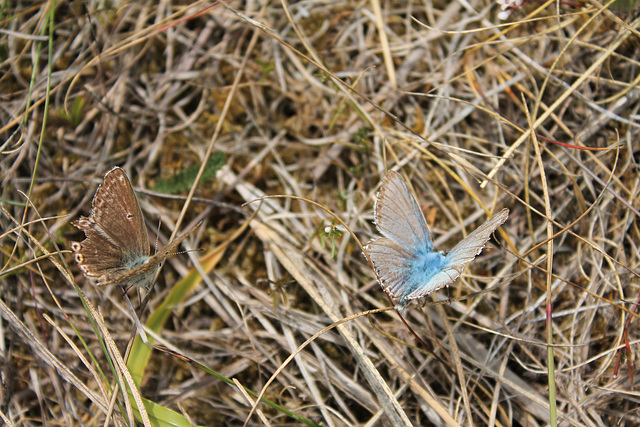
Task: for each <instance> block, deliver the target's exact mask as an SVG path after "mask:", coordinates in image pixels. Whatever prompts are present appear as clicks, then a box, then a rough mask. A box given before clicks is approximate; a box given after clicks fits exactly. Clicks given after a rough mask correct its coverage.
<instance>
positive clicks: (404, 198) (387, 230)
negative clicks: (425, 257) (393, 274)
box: [374, 171, 433, 252]
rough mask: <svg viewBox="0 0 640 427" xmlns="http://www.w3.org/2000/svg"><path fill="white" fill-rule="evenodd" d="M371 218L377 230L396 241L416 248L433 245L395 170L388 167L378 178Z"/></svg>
mask: <svg viewBox="0 0 640 427" xmlns="http://www.w3.org/2000/svg"><path fill="white" fill-rule="evenodd" d="M374 219H375V224H376V227H377V228H378V230H379V231H380V234H382V235H383V236H384V237H386V238H388V239H390V240H392V241H393V242H395V243H396V244H398V245H400V246H404V247H408V248H411V249H414V250H415V251H420V252H422V251H425V250H426V251H431V250H432V249H433V246H432V238H431V232H430V231H429V227H428V226H427V222H426V221H425V219H424V215H423V214H422V211H421V210H420V207H419V206H418V202H416V199H415V198H414V197H413V194H411V191H410V190H409V186H408V185H407V183H406V182H405V180H404V178H402V176H401V175H400V174H399V173H398V172H395V171H389V172H387V175H385V177H384V179H383V180H382V185H381V186H380V192H379V193H378V200H377V201H376V204H375V207H374Z"/></svg>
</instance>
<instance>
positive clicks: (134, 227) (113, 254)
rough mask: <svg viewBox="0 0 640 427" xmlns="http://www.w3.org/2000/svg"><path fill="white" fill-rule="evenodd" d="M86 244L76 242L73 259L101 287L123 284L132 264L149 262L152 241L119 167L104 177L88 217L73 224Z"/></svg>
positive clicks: (125, 176) (130, 189)
mask: <svg viewBox="0 0 640 427" xmlns="http://www.w3.org/2000/svg"><path fill="white" fill-rule="evenodd" d="M72 224H73V225H74V226H76V227H77V228H79V229H80V230H82V231H84V233H85V236H86V238H85V240H83V241H82V242H73V243H72V245H71V249H72V250H73V252H74V258H75V260H76V262H77V263H78V265H79V266H80V269H81V270H82V272H83V273H84V274H85V276H87V277H90V278H95V279H97V282H98V284H100V285H103V284H110V283H116V282H118V281H120V279H119V277H120V276H121V275H122V274H124V273H125V272H126V271H128V270H130V269H131V265H132V264H136V263H140V262H142V261H144V260H146V259H148V258H149V237H148V236H147V228H146V226H145V224H144V219H143V217H142V211H141V210H140V205H139V204H138V200H137V199H136V196H135V193H134V192H133V188H132V187H131V183H130V182H129V179H128V178H127V175H126V174H125V173H124V171H123V170H122V169H120V168H118V167H116V168H113V169H111V170H110V171H109V172H107V173H106V174H105V176H104V183H103V184H102V185H100V186H99V187H98V190H97V191H96V195H95V196H94V198H93V201H92V203H91V214H90V215H89V217H81V218H80V219H79V220H78V221H75V222H73V223H72Z"/></svg>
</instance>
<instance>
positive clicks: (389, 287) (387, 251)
mask: <svg viewBox="0 0 640 427" xmlns="http://www.w3.org/2000/svg"><path fill="white" fill-rule="evenodd" d="M364 252H365V255H366V256H367V258H369V260H371V263H372V264H373V269H374V271H375V273H376V277H377V278H378V281H379V282H380V286H382V289H384V291H385V292H386V293H387V294H389V296H390V297H391V298H393V299H394V300H397V299H399V298H401V297H402V295H403V294H404V291H405V288H406V286H407V281H409V277H408V274H409V272H410V271H411V264H412V261H413V259H414V258H415V257H414V255H413V254H411V252H409V251H408V250H407V248H405V247H403V246H400V245H398V244H397V243H395V242H394V241H393V240H391V239H388V238H386V237H380V238H378V239H375V240H372V241H371V242H369V243H367V245H366V246H365V247H364Z"/></svg>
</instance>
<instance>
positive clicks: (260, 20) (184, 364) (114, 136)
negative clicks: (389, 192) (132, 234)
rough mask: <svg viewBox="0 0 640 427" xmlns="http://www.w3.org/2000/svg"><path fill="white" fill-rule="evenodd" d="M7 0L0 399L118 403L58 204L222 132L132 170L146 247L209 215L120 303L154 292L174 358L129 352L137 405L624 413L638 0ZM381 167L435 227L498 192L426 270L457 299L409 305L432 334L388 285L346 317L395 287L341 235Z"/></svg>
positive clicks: (153, 408)
mask: <svg viewBox="0 0 640 427" xmlns="http://www.w3.org/2000/svg"><path fill="white" fill-rule="evenodd" d="M9 3H10V4H12V5H15V4H16V2H9ZM19 4H20V8H19V9H14V10H4V11H3V13H4V14H3V15H2V23H3V25H2V28H3V29H4V30H6V31H3V32H2V33H0V40H1V41H2V43H1V45H0V48H1V52H2V68H1V69H2V73H1V76H0V84H1V87H2V101H1V106H2V109H1V110H0V124H1V125H2V128H1V135H2V142H3V145H2V156H1V157H0V177H1V179H2V209H3V211H2V215H1V216H0V218H1V221H2V226H3V227H2V229H3V231H4V234H3V235H2V237H3V239H2V248H3V251H2V257H3V263H2V266H3V270H2V273H0V292H1V293H0V312H1V315H2V323H1V327H0V332H1V335H0V354H1V359H0V362H1V363H0V379H1V380H2V381H0V389H1V395H0V412H1V414H0V415H1V416H2V418H3V419H4V421H5V422H6V423H7V424H10V425H41V424H42V423H43V422H44V423H46V424H48V425H59V424H61V425H96V426H99V425H104V424H105V419H106V418H107V417H109V419H108V421H107V422H106V424H109V425H125V424H126V423H129V424H130V425H131V423H133V421H132V420H133V419H134V418H136V417H138V416H139V414H138V413H137V410H136V406H135V403H134V399H133V398H132V399H126V398H123V395H122V393H121V392H119V393H118V395H117V396H118V397H117V401H116V402H115V403H116V404H115V408H114V409H113V410H112V411H110V410H109V409H108V407H109V403H110V401H111V395H112V392H111V391H110V390H111V387H113V386H114V384H115V383H116V381H120V382H121V384H124V383H125V382H126V380H125V379H123V377H122V376H121V375H122V374H121V372H122V371H127V369H124V366H123V365H122V363H124V362H121V364H120V365H118V357H117V354H122V355H124V353H125V348H126V347H127V343H128V342H129V338H130V337H131V334H132V333H133V332H134V331H135V326H134V324H133V322H132V320H131V316H130V315H129V311H128V310H127V308H126V304H125V302H124V300H123V298H122V296H121V294H120V292H119V291H118V288H117V287H110V288H109V287H107V288H97V287H95V286H93V285H92V284H91V283H89V282H88V281H87V280H86V279H84V278H83V277H82V276H81V275H80V273H79V270H78V268H77V266H76V265H75V264H74V263H73V261H72V257H71V256H70V251H69V249H70V243H69V242H70V241H72V240H78V239H80V238H82V235H81V233H80V232H79V231H78V230H77V229H75V228H73V227H72V226H71V225H70V222H71V221H72V220H74V219H76V218H77V217H78V216H79V215H81V214H84V215H86V214H87V212H88V210H89V208H90V203H91V198H92V196H93V194H94V191H95V189H96V185H97V184H98V183H100V182H101V180H102V176H103V174H104V172H105V171H107V170H108V169H110V168H111V167H113V166H115V165H120V166H122V167H123V168H124V169H125V170H126V171H127V173H128V174H129V176H130V178H131V180H132V183H133V185H134V187H135V188H136V189H137V190H143V189H151V188H154V183H155V182H158V181H159V180H160V179H161V178H168V177H172V176H176V175H179V174H180V173H181V172H182V171H184V170H185V169H186V168H188V167H190V166H199V165H201V164H203V163H204V162H205V160H206V159H207V158H209V156H210V155H211V153H214V152H216V151H222V152H224V153H225V155H226V163H225V166H224V167H223V169H222V170H221V171H220V172H219V173H218V175H217V178H216V179H209V180H204V181H202V182H200V184H198V185H197V186H195V187H194V186H191V187H189V186H188V185H187V186H186V187H183V188H186V190H185V189H182V190H180V189H177V190H176V191H178V195H179V197H175V196H172V197H167V196H163V195H161V194H157V193H153V194H151V193H148V192H145V191H141V192H140V193H138V196H139V200H140V202H141V205H142V207H143V210H144V211H145V215H146V218H147V220H148V222H147V224H148V226H149V229H150V233H152V234H153V233H154V230H155V229H156V225H155V224H157V222H158V218H160V219H161V221H162V227H161V229H160V235H159V239H160V241H161V245H163V244H166V242H167V238H168V235H169V234H170V232H174V233H175V232H178V231H180V230H184V229H186V228H188V227H189V226H191V225H192V224H195V223H196V222H197V221H198V220H200V219H204V224H203V225H202V226H201V227H200V228H199V229H198V231H197V232H196V233H195V234H194V235H193V238H191V239H190V247H193V248H202V249H203V252H191V253H189V254H188V255H187V254H182V255H177V256H174V257H172V258H170V259H169V261H168V262H167V263H166V265H165V266H164V268H163V269H162V271H161V274H160V276H159V278H158V281H157V283H156V285H155V287H154V288H153V289H152V292H151V293H150V298H149V304H148V306H147V307H146V309H145V310H144V312H143V313H141V315H140V317H141V319H142V321H143V322H151V320H154V319H155V318H154V317H153V316H157V317H158V318H160V317H162V315H164V316H166V321H165V322H164V323H162V322H159V323H158V324H156V327H155V329H153V328H151V326H150V328H151V329H153V330H155V331H157V333H156V334H155V336H156V338H157V339H158V343H161V344H162V345H163V346H165V347H166V348H169V349H171V351H173V352H175V353H176V354H177V355H174V354H172V353H171V351H167V352H162V351H156V350H151V351H150V347H148V346H145V345H136V346H134V348H133V351H132V353H131V356H130V360H129V369H128V370H129V371H130V372H131V373H132V375H133V377H134V379H136V380H137V381H138V383H137V384H139V387H138V389H139V395H140V396H142V397H143V398H145V399H148V403H147V405H148V406H147V409H148V411H149V412H150V413H151V414H150V417H151V421H136V422H137V423H143V422H144V423H150V424H154V425H165V424H162V423H163V422H168V421H169V419H170V417H175V421H174V422H175V425H188V422H189V420H190V421H191V422H193V423H194V424H198V425H242V424H243V423H245V421H247V423H248V424H249V425H299V424H301V423H303V422H307V423H309V424H311V425H313V423H318V424H323V425H327V426H343V425H401V424H406V423H412V424H413V425H431V424H434V425H457V424H459V425H471V424H474V425H497V426H512V425H513V426H520V425H526V426H539V425H548V424H550V423H553V422H554V420H555V417H557V419H558V422H559V423H561V424H562V425H590V426H598V425H614V424H615V425H638V424H639V423H640V415H639V414H638V413H637V408H638V394H637V392H636V391H635V390H636V387H637V383H638V378H639V377H640V374H639V373H638V372H637V370H636V363H635V355H636V354H637V340H638V334H636V333H635V332H634V331H635V330H637V327H636V326H637V324H638V319H637V318H636V317H637V315H636V314H635V311H636V305H635V304H634V303H635V302H636V301H637V300H638V298H639V284H640V281H639V280H638V273H637V272H638V271H639V270H638V268H639V264H640V254H639V250H638V242H640V233H639V230H638V219H639V216H640V213H639V212H638V209H639V208H640V203H639V199H638V194H639V190H640V182H639V180H638V175H639V174H638V171H639V170H640V169H639V167H640V165H639V164H638V162H639V161H640V158H639V155H640V149H638V143H637V142H636V136H635V135H637V134H638V129H639V125H638V117H639V115H638V114H639V113H638V109H639V108H640V103H639V102H638V100H639V99H640V90H639V89H638V88H637V82H638V79H639V78H640V77H638V76H639V73H638V71H639V70H640V62H639V60H640V58H639V56H640V55H639V52H640V49H638V44H639V43H638V40H639V39H638V36H639V35H638V32H637V28H638V21H637V20H635V21H634V20H633V17H632V16H626V17H624V18H623V19H621V18H620V17H617V16H616V15H613V14H611V13H610V12H609V11H603V10H602V9H601V8H600V9H599V8H597V7H596V6H595V5H591V4H582V5H577V4H573V5H566V4H557V3H553V2H551V3H548V4H544V5H543V4H541V3H533V2H531V3H529V4H527V5H526V6H525V7H524V8H523V9H521V10H518V11H516V12H514V14H513V15H512V16H511V18H512V19H511V21H510V22H507V25H506V26H502V27H495V25H496V24H500V23H501V22H500V21H498V20H497V18H496V17H495V15H496V13H497V12H498V10H499V9H498V7H497V6H496V5H495V4H492V3H490V2H489V1H486V0H482V1H479V2H471V3H467V2H464V1H461V2H457V1H453V2H435V3H433V4H432V3H431V2H420V1H415V2H404V1H398V2H388V1H387V2H380V1H379V0H372V1H370V2H366V1H363V2H346V1H331V2H313V1H309V2H300V3H297V4H288V3H284V4H283V3H280V2H267V3H265V2H247V4H245V3H241V2H228V3H227V4H226V6H225V5H222V4H215V5H213V6H212V5H210V4H208V3H193V4H189V3H186V2H184V3H183V4H174V3H168V2H161V3H159V4H153V2H140V3H138V2H113V3H109V2H106V3H104V2H61V3H58V4H56V5H55V10H51V9H48V8H49V7H52V4H51V3H45V2H42V3H40V4H37V3H36V4H31V5H27V4H24V3H19ZM52 12H53V13H52ZM200 12H202V13H200ZM527 14H530V15H529V16H527ZM526 18H534V19H532V20H529V21H526ZM517 20H520V21H521V22H517ZM50 25H53V27H50ZM50 28H53V29H52V30H51V31H50ZM50 36H52V38H50ZM49 40H51V41H52V43H49ZM531 129H533V130H534V131H535V132H531ZM534 134H535V138H533V137H532V135H534ZM556 141H558V142H561V143H565V144H573V146H561V145H558V144H557V143H556ZM585 147H587V148H590V149H599V151H588V150H586V149H584V148H585ZM391 168H394V169H397V170H399V171H400V172H401V173H403V174H404V175H405V176H406V177H407V179H408V181H409V182H410V183H411V185H412V186H413V189H414V191H415V193H416V195H417V197H418V200H419V202H420V203H421V206H422V207H423V209H424V212H425V215H426V217H427V220H428V222H429V223H430V224H431V226H432V230H433V233H434V238H435V247H436V248H438V249H445V250H446V249H449V248H451V247H452V246H453V245H455V243H456V242H457V241H459V240H460V239H461V238H462V237H463V236H464V235H466V234H468V233H469V232H470V231H471V230H473V229H474V227H476V226H478V225H479V224H480V223H482V221H484V220H485V219H486V218H487V217H488V215H490V214H492V213H495V212H497V211H498V210H500V209H502V208H503V207H508V208H509V209H510V210H511V216H510V218H509V219H508V221H507V222H506V224H505V225H504V226H503V227H502V229H501V230H500V232H497V233H496V234H495V237H494V238H493V239H492V240H491V241H490V247H488V248H485V250H484V252H483V254H482V255H481V256H480V257H478V259H476V260H475V261H474V262H473V263H472V264H471V265H470V267H468V268H467V270H466V272H465V274H464V275H463V276H462V278H461V279H460V280H458V281H457V282H456V283H455V284H454V285H453V286H452V287H450V288H449V289H448V290H444V291H439V292H437V294H434V299H437V300H446V299H449V298H453V300H452V301H449V302H447V303H446V304H436V305H434V304H427V305H426V306H425V307H424V314H425V315H424V316H423V314H422V312H421V310H420V309H419V308H418V307H411V308H410V309H408V310H406V311H405V312H404V313H403V314H404V315H405V317H406V319H407V321H408V324H409V325H410V326H411V328H412V329H413V330H415V333H416V334H417V336H419V337H420V338H421V339H422V340H424V341H425V343H426V344H424V345H423V344H421V343H420V342H419V341H418V340H417V339H416V337H415V336H414V335H412V333H411V330H410V329H409V328H408V327H407V326H406V325H405V324H404V323H403V322H402V321H401V320H400V318H399V317H398V316H397V315H396V313H395V312H394V311H379V312H375V313H372V314H369V315H368V316H358V315H359V314H361V313H362V312H364V311H366V310H371V309H376V308H384V307H388V306H389V302H388V301H387V299H386V298H385V294H384V292H383V291H382V290H381V289H380V287H379V286H378V284H377V282H376V281H375V277H374V275H373V272H372V270H371V268H370V266H369V265H368V263H367V262H366V261H365V259H364V257H363V256H362V254H361V247H360V243H359V242H358V241H357V239H359V240H360V242H362V243H366V241H368V240H369V239H370V238H372V237H374V236H375V235H376V230H375V229H374V226H373V225H372V213H373V212H372V209H373V202H374V200H375V193H376V187H377V185H378V183H379V181H380V179H381V178H382V177H383V176H384V174H385V171H386V170H388V169H391ZM485 180H486V182H484V181H485ZM483 182H484V184H486V185H484V184H482V183H483ZM189 189H190V190H191V192H189ZM25 194H26V195H28V199H27V196H25ZM264 195H292V196H296V197H300V198H305V199H309V200H311V201H314V202H316V203H318V204H320V205H322V206H323V207H324V208H326V209H328V210H330V211H331V212H333V213H335V215H336V216H337V217H338V218H339V219H340V220H341V221H343V222H344V224H345V225H346V226H347V227H348V228H349V229H350V230H351V232H352V233H353V234H350V233H349V232H347V229H346V228H345V227H344V225H342V224H341V221H339V220H338V219H336V218H332V216H331V215H330V214H329V213H328V212H327V211H326V210H325V209H322V208H320V207H319V206H317V205H314V204H312V203H310V202H307V201H305V200H300V199H292V198H271V199H266V200H264V201H263V202H262V203H258V202H254V203H251V204H248V205H246V206H245V207H242V208H241V205H242V204H243V203H245V202H249V201H251V200H254V199H256V198H258V197H261V196H264ZM192 196H194V197H195V198H193V199H191V197H192ZM187 200H188V201H187ZM28 201H30V203H32V205H29V206H27V202H28ZM221 203H224V204H221ZM230 206H231V207H230ZM240 212H242V213H240ZM254 213H255V216H254V217H253V218H252V219H251V220H250V216H251V215H252V214H254ZM18 224H23V225H25V227H24V228H18ZM27 224H28V225H27ZM331 224H335V225H336V228H334V229H331V228H329V229H328V231H329V232H328V233H327V231H325V228H326V227H328V226H330V225H331ZM242 227H246V228H244V229H243V228H242ZM356 237H357V239H356ZM45 254H49V256H47V257H43V255H45ZM189 258H191V260H190V259H189ZM197 259H201V260H202V261H201V262H202V264H203V269H204V272H206V274H205V277H204V279H200V278H199V276H197V274H196V273H195V272H194V270H193V269H192V270H191V272H190V270H189V268H190V267H192V266H193V262H194V261H195V260H197ZM74 284H75V285H76V286H77V287H74ZM80 290H82V292H83V293H82V292H80ZM483 290H484V291H485V292H480V293H478V292H479V291H483ZM180 292H182V293H183V294H181V295H179V293H180ZM129 295H130V297H131V299H132V301H133V304H134V305H136V306H137V305H138V304H139V298H138V296H137V294H136V292H135V291H131V292H129ZM83 299H84V300H85V304H87V305H83ZM92 306H93V307H99V308H100V310H101V315H102V316H103V317H104V324H103V325H102V327H103V329H100V326H99V325H100V315H99V314H98V312H97V311H92V309H91V307H92ZM157 313H161V314H162V313H163V314H162V315H161V314H157ZM547 314H551V315H552V318H549V317H548V315H547ZM350 316H355V317H354V318H349V317H350ZM347 318H348V319H347ZM150 319H151V320H150ZM342 319H345V321H344V323H342V324H340V325H339V326H334V327H332V328H330V329H329V330H326V331H325V330H324V328H326V327H327V326H329V325H331V324H332V322H336V321H340V320H342ZM93 322H98V323H97V324H96V323H93ZM151 329H150V330H149V331H148V333H149V334H150V335H152V336H153V335H154V333H153V332H152V330H151ZM314 334H318V335H317V336H314ZM312 336H314V339H313V340H312V341H311V342H310V343H309V344H308V345H307V346H306V347H304V348H303V349H301V350H300V351H299V353H297V355H296V357H295V358H294V359H293V360H291V361H290V362H289V363H287V364H286V365H283V364H284V362H285V361H288V357H290V356H291V355H293V354H296V350H297V349H298V347H299V346H301V345H302V344H303V343H304V342H305V340H307V339H308V338H310V337H312ZM548 344H553V346H552V347H550V346H549V345H548ZM625 346H626V350H625ZM109 347H110V348H109ZM114 349H115V350H114ZM431 349H432V352H431V351H429V350H431ZM149 351H150V358H149V359H146V354H147V353H146V352H149ZM433 353H435V355H437V357H438V358H437V359H436V358H434V357H433ZM179 355H183V356H187V357H189V358H192V359H194V360H196V361H198V362H199V363H201V365H198V364H195V363H194V362H191V363H190V361H189V360H188V359H186V358H184V357H180V356H179ZM136 363H137V365H136ZM205 367H206V368H207V369H208V370H207V369H205ZM212 371H215V374H214V373H213V372H212ZM115 372H120V373H119V374H118V375H116V374H115ZM274 373H277V375H276V376H275V379H274V380H273V382H270V383H268V381H269V379H270V378H271V377H272V375H273V374H274ZM216 374H217V375H221V376H224V377H225V378H226V379H227V382H225V378H220V377H219V376H216ZM616 374H617V375H616ZM136 375H139V376H138V377H136ZM231 379H235V380H236V381H237V382H236V383H235V384H234V383H233V381H231ZM550 379H551V380H550ZM550 382H551V383H553V384H554V386H555V387H554V388H552V389H551V390H550V388H549V383H550ZM267 384H268V387H266V388H265V385H267ZM239 385H242V386H244V387H246V388H247V389H249V390H252V391H255V392H256V393H259V392H260V391H263V392H264V397H265V398H267V399H269V400H270V401H272V402H275V403H276V404H278V405H281V406H282V407H283V408H285V409H286V410H288V411H291V413H292V414H295V416H297V417H298V418H293V417H291V416H289V415H287V414H285V413H284V412H283V410H281V409H277V408H274V407H273V406H270V405H269V404H267V403H260V404H259V405H258V406H257V408H256V409H257V411H258V412H256V413H254V414H252V415H251V416H250V417H249V414H250V412H251V403H250V402H252V401H255V397H253V396H250V395H249V394H243V392H241V390H242V389H241V388H239ZM263 389H264V390H263ZM133 394H134V395H136V394H137V393H133ZM129 401H131V402H132V403H131V405H133V407H132V408H130V407H128V402H129ZM634 402H635V403H634ZM168 410H171V411H175V412H174V413H173V414H171V413H169V412H168ZM107 414H108V415H107ZM154 417H155V418H154Z"/></svg>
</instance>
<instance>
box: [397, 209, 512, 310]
mask: <svg viewBox="0 0 640 427" xmlns="http://www.w3.org/2000/svg"><path fill="white" fill-rule="evenodd" d="M508 217H509V209H503V210H501V211H500V212H498V213H497V214H496V215H495V216H494V217H493V218H491V219H490V220H488V221H487V222H485V223H484V224H482V225H481V226H480V227H478V228H476V229H475V230H474V231H473V232H472V233H471V234H469V235H468V236H467V237H466V238H465V239H463V240H462V241H461V242H460V243H458V244H457V245H456V246H455V247H454V248H453V249H451V251H450V252H449V253H448V254H447V255H446V257H445V263H444V266H443V267H442V270H441V271H440V272H439V273H437V274H435V275H434V276H433V277H432V278H431V280H429V282H428V283H427V284H425V286H422V287H420V288H418V289H416V290H415V291H413V292H411V293H410V294H408V295H407V296H406V297H405V299H407V300H411V299H417V298H421V297H423V296H425V295H427V294H429V293H431V292H433V291H435V290H437V289H440V288H442V287H444V286H447V285H449V284H450V283H453V282H454V281H455V280H456V279H457V278H458V277H460V275H461V274H462V272H463V271H464V268H465V266H466V265H467V264H468V263H469V262H471V261H473V259H474V258H475V257H476V256H478V254H480V252H482V249H483V248H484V245H485V244H486V243H487V240H489V238H490V237H491V234H493V232H494V231H495V230H496V228H498V227H500V226H501V225H502V224H504V222H505V221H506V220H507V218H508Z"/></svg>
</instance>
